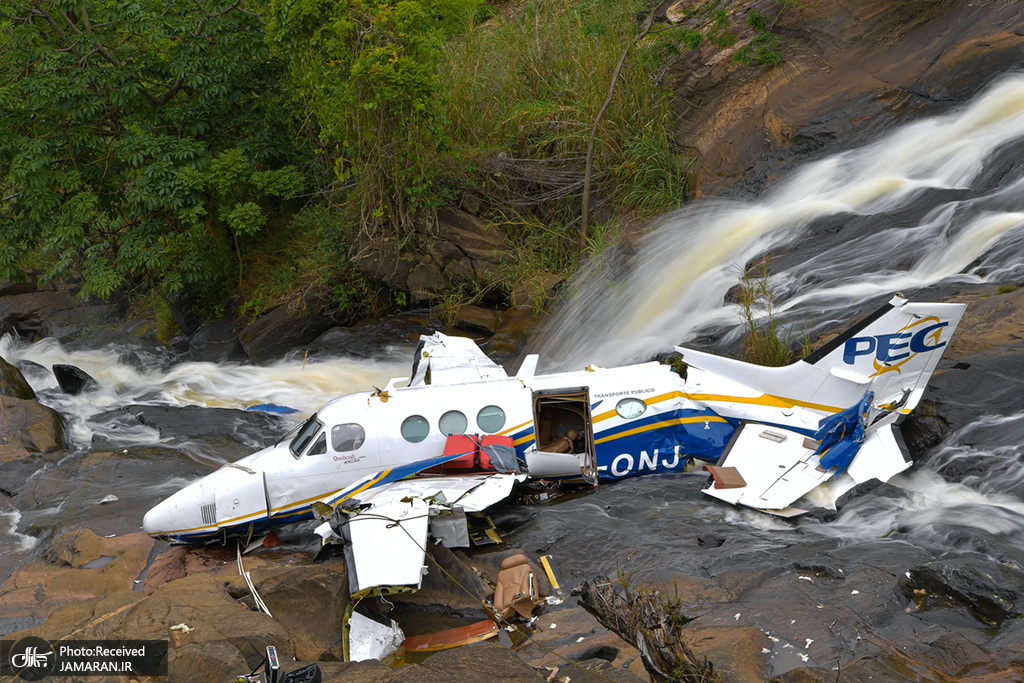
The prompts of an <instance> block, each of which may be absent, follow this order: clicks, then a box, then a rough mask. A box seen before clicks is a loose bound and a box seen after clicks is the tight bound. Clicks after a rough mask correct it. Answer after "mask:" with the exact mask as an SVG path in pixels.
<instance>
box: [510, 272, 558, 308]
mask: <svg viewBox="0 0 1024 683" xmlns="http://www.w3.org/2000/svg"><path fill="white" fill-rule="evenodd" d="M564 280H565V278H564V277H563V276H561V275H556V274H554V273H537V274H535V275H534V276H533V277H532V278H531V279H530V280H529V281H528V282H521V283H519V284H518V285H517V286H516V288H515V289H514V290H512V296H511V302H512V306H528V307H530V308H534V309H536V308H540V307H542V306H543V305H544V304H546V303H547V302H548V301H551V300H552V299H553V298H554V297H555V293H556V291H557V289H558V286H559V285H560V284H562V282H563V281H564Z"/></svg>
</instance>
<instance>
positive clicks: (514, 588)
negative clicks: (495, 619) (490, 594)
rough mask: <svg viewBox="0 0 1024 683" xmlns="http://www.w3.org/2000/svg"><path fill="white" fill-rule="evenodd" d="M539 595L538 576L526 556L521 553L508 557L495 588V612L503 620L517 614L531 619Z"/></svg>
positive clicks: (502, 564) (499, 573) (502, 566)
mask: <svg viewBox="0 0 1024 683" xmlns="http://www.w3.org/2000/svg"><path fill="white" fill-rule="evenodd" d="M539 595H540V592H539V591H538V590H537V576H536V574H535V573H534V571H533V567H531V566H530V560H529V559H528V558H527V557H526V555H523V554H521V553H520V554H516V555H510V556H508V557H506V558H505V559H504V560H503V561H502V563H501V571H499V572H498V577H497V581H496V585H495V587H494V611H495V612H496V613H497V614H498V615H499V616H501V618H502V619H508V618H509V617H511V616H512V615H513V614H515V613H518V614H519V615H520V616H522V617H523V618H524V619H529V618H530V615H531V614H533V609H534V607H536V606H537V604H538V602H539V600H538V596H539Z"/></svg>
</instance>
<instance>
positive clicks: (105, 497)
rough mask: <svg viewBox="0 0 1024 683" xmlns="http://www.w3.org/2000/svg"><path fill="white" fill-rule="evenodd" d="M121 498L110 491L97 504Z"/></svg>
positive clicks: (113, 501)
mask: <svg viewBox="0 0 1024 683" xmlns="http://www.w3.org/2000/svg"><path fill="white" fill-rule="evenodd" d="M119 500H121V499H120V498H118V497H117V496H115V495H114V494H113V493H108V494H107V495H105V496H103V497H102V498H100V500H99V502H98V503H97V505H103V504H104V503H116V502H117V501H119Z"/></svg>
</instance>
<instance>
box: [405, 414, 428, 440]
mask: <svg viewBox="0 0 1024 683" xmlns="http://www.w3.org/2000/svg"><path fill="white" fill-rule="evenodd" d="M429 433H430V423H429V422H427V418H425V417H423V416H422V415H410V416H409V417H407V418H405V421H404V422H402V438H403V439H405V440H406V441H408V442H409V443H419V442H420V441H423V439H425V438H427V434H429Z"/></svg>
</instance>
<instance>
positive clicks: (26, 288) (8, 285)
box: [0, 270, 38, 296]
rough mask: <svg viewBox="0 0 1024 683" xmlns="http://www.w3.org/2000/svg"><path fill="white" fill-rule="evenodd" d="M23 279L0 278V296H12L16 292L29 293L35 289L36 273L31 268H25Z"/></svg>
mask: <svg viewBox="0 0 1024 683" xmlns="http://www.w3.org/2000/svg"><path fill="white" fill-rule="evenodd" d="M23 272H24V279H21V280H7V279H2V280H0V296H14V295H17V294H31V293H32V292H34V291H36V283H37V282H38V280H37V279H36V274H35V273H34V272H32V271H31V270H25V271H23Z"/></svg>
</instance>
